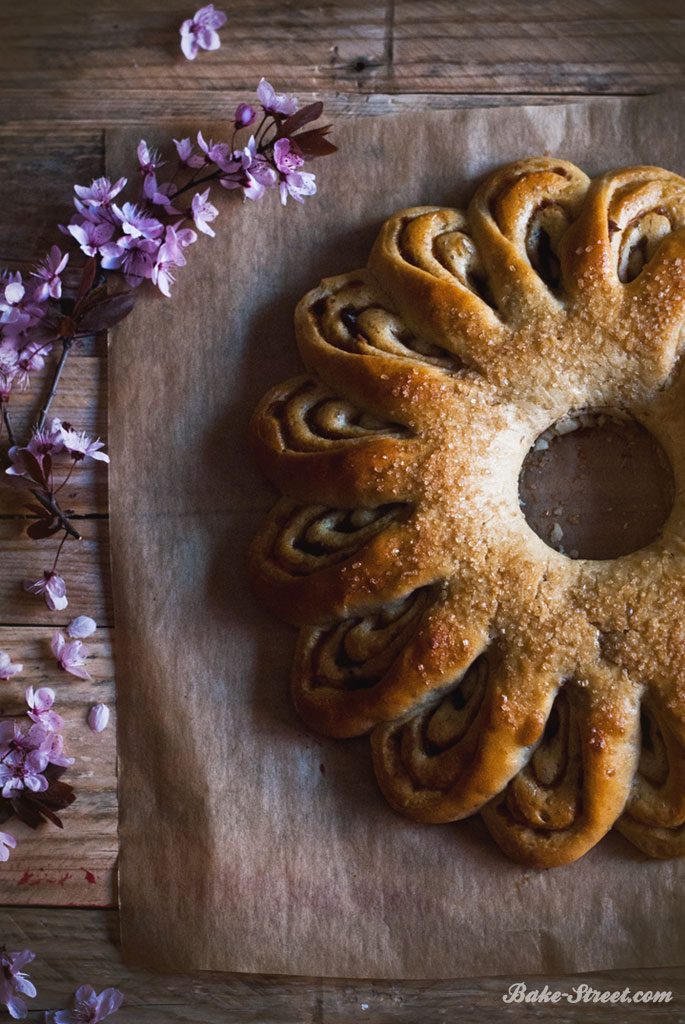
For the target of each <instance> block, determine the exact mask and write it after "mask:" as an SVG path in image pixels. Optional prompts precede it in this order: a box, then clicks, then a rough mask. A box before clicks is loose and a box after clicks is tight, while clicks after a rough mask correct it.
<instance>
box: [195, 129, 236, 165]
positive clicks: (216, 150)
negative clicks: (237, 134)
mask: <svg viewBox="0 0 685 1024" xmlns="http://www.w3.org/2000/svg"><path fill="white" fill-rule="evenodd" d="M197 144H198V146H199V147H200V149H201V150H202V152H203V153H206V154H207V157H208V158H209V160H211V162H212V163H214V164H216V165H217V167H220V168H221V170H222V171H227V170H228V169H229V168H230V167H231V166H232V163H233V155H232V154H230V153H229V151H228V143H227V142H214V141H213V139H210V140H209V142H205V138H204V135H203V134H202V132H198V133H197Z"/></svg>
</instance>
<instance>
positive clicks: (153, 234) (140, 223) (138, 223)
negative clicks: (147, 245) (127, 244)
mask: <svg viewBox="0 0 685 1024" xmlns="http://www.w3.org/2000/svg"><path fill="white" fill-rule="evenodd" d="M112 211H113V212H114V215H115V216H116V218H117V220H118V221H119V222H120V223H121V230H122V231H123V232H124V234H125V235H130V236H131V238H145V239H147V240H148V241H153V240H154V239H155V238H159V236H160V235H161V234H163V232H164V225H163V224H162V222H161V221H159V220H157V218H156V217H146V216H145V213H144V212H143V211H142V210H140V209H138V207H137V206H136V205H135V203H124V205H123V206H122V207H119V206H116V205H114V206H113V207H112Z"/></svg>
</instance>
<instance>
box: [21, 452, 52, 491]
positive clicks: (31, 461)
mask: <svg viewBox="0 0 685 1024" xmlns="http://www.w3.org/2000/svg"><path fill="white" fill-rule="evenodd" d="M21 458H22V462H23V463H24V465H25V466H26V472H27V474H28V476H30V477H31V479H32V480H34V481H35V482H36V483H37V484H40V485H41V487H46V488H47V485H48V484H47V480H46V479H45V473H44V472H43V470H42V468H41V464H40V462H39V461H38V459H37V458H36V456H35V455H34V454H33V452H30V451H29V450H28V448H22V450H21Z"/></svg>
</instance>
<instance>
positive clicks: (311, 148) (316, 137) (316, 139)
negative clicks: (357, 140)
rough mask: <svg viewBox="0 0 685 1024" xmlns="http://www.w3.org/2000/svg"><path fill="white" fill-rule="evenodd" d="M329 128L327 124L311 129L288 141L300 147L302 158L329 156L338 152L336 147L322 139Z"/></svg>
mask: <svg viewBox="0 0 685 1024" xmlns="http://www.w3.org/2000/svg"><path fill="white" fill-rule="evenodd" d="M331 127H332V126H331V125H330V124H327V125H324V126H323V127H322V128H312V129H311V131H308V132H301V133H300V135H294V136H293V137H292V139H291V140H290V141H291V142H294V143H296V144H297V145H298V146H299V147H300V150H301V152H302V155H303V156H330V154H331V153H337V151H338V147H337V146H334V145H333V143H332V142H329V141H328V139H326V138H324V136H325V135H326V133H327V132H329V131H330V130H331Z"/></svg>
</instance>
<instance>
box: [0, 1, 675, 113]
mask: <svg viewBox="0 0 685 1024" xmlns="http://www.w3.org/2000/svg"><path fill="white" fill-rule="evenodd" d="M187 15H188V10H187V6H186V5H185V4H183V3H182V2H181V0H172V2H169V3H166V2H164V0H148V2H147V3H146V4H145V7H144V8H143V9H141V8H140V7H139V6H138V5H136V4H135V3H134V0H125V2H123V3H122V2H121V0H119V2H117V0H105V2H102V3H100V4H98V5H97V6H96V7H92V8H91V9H90V10H89V12H88V17H84V12H83V9H82V6H81V5H79V4H77V3H76V0H67V2H65V3H61V4H59V5H46V4H44V3H42V2H41V0H24V3H23V4H22V6H21V9H20V10H18V11H11V12H10V10H9V9H7V11H6V12H5V13H4V15H2V14H0V30H1V31H2V33H3V38H4V40H5V46H6V47H7V48H9V49H10V50H11V52H12V56H13V60H12V61H11V63H8V64H7V65H6V67H5V69H4V76H3V77H4V94H5V95H4V100H3V102H2V104H1V105H0V117H2V118H3V119H10V118H13V117H16V116H17V114H16V112H15V111H14V109H13V107H14V104H13V99H14V95H13V94H14V93H15V91H18V90H23V89H24V88H25V86H26V84H27V82H28V81H30V82H31V84H32V86H33V88H38V89H43V90H45V92H46V93H59V94H61V100H62V101H64V102H65V103H66V105H67V106H69V107H70V109H71V110H72V111H73V112H78V113H79V115H80V116H81V117H88V116H89V114H88V113H86V112H87V111H88V110H91V109H92V104H93V99H92V96H91V93H92V90H93V89H95V90H96V92H97V93H98V94H99V96H100V97H101V96H102V94H103V92H104V91H105V90H109V92H110V93H111V95H112V97H113V98H114V97H116V96H117V95H118V94H119V91H120V85H121V84H122V83H123V84H124V86H125V88H126V89H127V90H137V91H138V92H139V94H140V100H141V108H140V109H141V112H142V111H143V110H144V109H145V108H146V107H147V109H148V110H149V111H152V110H154V111H155V113H156V114H158V113H159V110H160V107H161V108H163V107H164V106H165V104H166V100H167V98H169V99H171V97H172V96H173V95H174V94H175V95H176V96H178V95H179V94H180V95H183V96H185V95H187V96H188V97H189V99H190V98H191V97H192V94H193V93H195V92H197V91H198V90H201V91H202V90H204V91H216V92H219V93H225V92H226V91H227V90H245V89H248V90H249V89H252V88H254V85H255V84H256V83H255V75H258V74H262V73H263V74H268V75H269V76H270V77H272V78H273V79H274V80H275V81H277V82H278V83H279V84H280V86H282V87H284V88H291V89H292V88H298V89H300V90H302V89H312V90H319V91H320V90H322V89H324V90H325V89H329V90H331V89H335V88H342V89H345V90H346V91H353V92H358V93H366V92H384V93H393V92H399V91H412V92H421V91H423V90H424V89H426V88H428V89H430V91H431V92H446V93H447V92H468V93H475V92H480V93H482V92H493V91H497V92H500V93H502V92H508V93H510V92H541V93H548V92H560V91H561V92H584V93H589V92H603V93H604V92H621V91H622V92H631V93H639V92H646V91H650V90H653V89H655V88H663V87H667V86H679V85H682V84H683V83H684V82H685V68H684V59H683V45H682V44H683V38H685V24H684V22H683V8H682V5H681V4H680V3H679V0H661V2H660V3H656V4H652V5H650V6H649V7H645V4H644V3H643V2H642V0H628V2H619V0H608V2H607V0H604V2H600V0H580V2H578V3H575V4H573V5H572V4H562V5H558V4H557V5H556V6H555V7H554V8H550V6H549V5H548V4H545V3H544V2H543V0H537V2H535V3H531V2H527V0H525V2H524V0H514V2H512V0H509V2H505V0H488V2H486V3H482V2H481V3H476V2H475V0H470V2H468V3H461V4H459V5H455V4H454V3H453V2H451V0H437V2H436V0H434V2H422V3H419V4H417V3H414V2H411V0H398V2H395V3H379V4H371V5H364V4H362V3H359V2H351V3H345V4H340V3H338V4H327V5H323V6H322V5H320V4H319V3H317V2H316V0H304V2H301V3H298V4H297V5H294V4H290V3H287V4H274V3H273V2H264V0H250V2H243V3H242V4H241V8H240V12H239V14H237V12H236V15H237V16H234V17H231V18H230V21H229V23H228V24H227V25H226V27H225V28H224V29H223V30H222V39H223V45H222V47H221V49H220V50H219V51H217V52H215V53H212V54H201V55H200V58H199V59H198V60H196V61H194V62H188V61H185V60H184V58H183V56H182V54H181V51H180V48H179V36H178V27H179V25H180V23H181V21H182V20H183V19H184V18H185V17H187ZM75 24H78V31H74V28H73V26H74V25H75ZM27 39H30V41H31V45H29V46H27V45H26V40H27ZM74 67H78V75H74V74H73V69H74ZM36 113H38V111H37V110H36V111H34V116H35V114H36Z"/></svg>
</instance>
